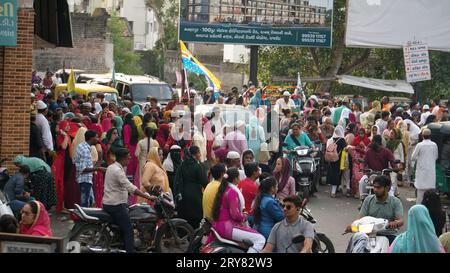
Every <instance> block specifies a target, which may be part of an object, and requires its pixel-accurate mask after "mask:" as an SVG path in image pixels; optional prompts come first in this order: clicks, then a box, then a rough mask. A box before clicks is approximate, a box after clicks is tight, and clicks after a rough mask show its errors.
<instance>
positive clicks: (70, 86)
mask: <svg viewBox="0 0 450 273" xmlns="http://www.w3.org/2000/svg"><path fill="white" fill-rule="evenodd" d="M67 91H68V92H69V93H71V92H74V91H75V74H74V72H73V68H71V69H70V74H69V79H68V80H67Z"/></svg>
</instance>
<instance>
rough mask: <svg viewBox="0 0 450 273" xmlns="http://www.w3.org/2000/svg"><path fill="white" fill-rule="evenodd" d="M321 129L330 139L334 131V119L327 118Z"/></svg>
mask: <svg viewBox="0 0 450 273" xmlns="http://www.w3.org/2000/svg"><path fill="white" fill-rule="evenodd" d="M320 131H321V132H322V134H323V135H324V136H325V138H326V139H327V140H328V139H330V138H331V137H332V136H333V133H334V126H333V120H332V119H331V118H325V120H324V122H323V124H322V125H320Z"/></svg>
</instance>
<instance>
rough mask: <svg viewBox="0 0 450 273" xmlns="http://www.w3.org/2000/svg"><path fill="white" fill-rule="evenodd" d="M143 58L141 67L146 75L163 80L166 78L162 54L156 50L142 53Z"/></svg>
mask: <svg viewBox="0 0 450 273" xmlns="http://www.w3.org/2000/svg"><path fill="white" fill-rule="evenodd" d="M140 54H141V55H142V58H141V60H140V65H141V67H142V69H143V70H144V73H145V74H149V75H152V76H155V77H158V78H160V79H162V78H163V77H164V60H162V59H161V54H159V53H158V52H156V51H155V50H147V51H141V52H140Z"/></svg>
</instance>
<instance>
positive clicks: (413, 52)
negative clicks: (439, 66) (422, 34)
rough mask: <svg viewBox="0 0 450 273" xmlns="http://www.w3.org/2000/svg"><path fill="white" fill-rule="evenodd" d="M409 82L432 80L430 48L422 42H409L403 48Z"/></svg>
mask: <svg viewBox="0 0 450 273" xmlns="http://www.w3.org/2000/svg"><path fill="white" fill-rule="evenodd" d="M403 55H404V57H405V71H406V81H407V82H419V81H426V80H431V71H430V58H429V55H428V46H427V45H426V44H423V43H420V42H409V43H408V44H407V45H406V46H404V47H403Z"/></svg>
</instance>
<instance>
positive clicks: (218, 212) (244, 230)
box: [212, 168, 266, 253]
mask: <svg viewBox="0 0 450 273" xmlns="http://www.w3.org/2000/svg"><path fill="white" fill-rule="evenodd" d="M238 184H239V170H238V169H237V168H229V169H228V170H227V173H226V174H225V176H224V178H223V179H222V182H221V183H220V186H219V191H218V192H217V195H216V197H215V199H214V205H213V209H212V216H213V221H214V223H213V228H214V229H215V230H216V231H217V232H218V233H219V235H220V236H222V237H224V238H226V239H228V240H234V241H237V242H242V241H243V240H244V239H247V240H250V241H252V242H253V247H251V248H249V249H248V251H247V252H248V253H255V252H259V251H261V250H262V249H263V247H264V244H265V242H266V239H265V238H264V236H263V235H261V234H259V233H258V232H257V231H256V230H254V229H252V228H250V227H248V224H247V223H246V219H247V215H246V214H245V213H244V212H243V211H244V208H245V201H244V196H243V195H242V193H241V192H240V191H239V189H238V188H237V185H238Z"/></svg>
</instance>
